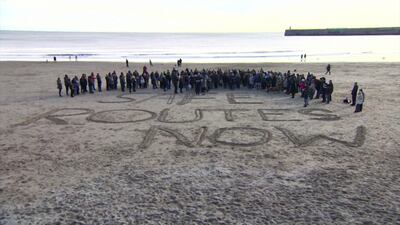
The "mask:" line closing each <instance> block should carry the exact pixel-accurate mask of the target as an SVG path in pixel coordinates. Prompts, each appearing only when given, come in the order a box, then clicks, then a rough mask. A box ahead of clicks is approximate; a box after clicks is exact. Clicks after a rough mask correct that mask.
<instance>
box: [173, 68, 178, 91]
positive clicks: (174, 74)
mask: <svg viewBox="0 0 400 225" xmlns="http://www.w3.org/2000/svg"><path fill="white" fill-rule="evenodd" d="M178 79H179V78H178V71H177V70H176V69H175V68H174V69H173V70H172V74H171V80H172V84H173V85H174V94H178Z"/></svg>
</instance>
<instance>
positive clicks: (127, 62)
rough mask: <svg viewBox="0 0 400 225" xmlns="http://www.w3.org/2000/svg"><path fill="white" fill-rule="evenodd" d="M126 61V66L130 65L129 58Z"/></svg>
mask: <svg viewBox="0 0 400 225" xmlns="http://www.w3.org/2000/svg"><path fill="white" fill-rule="evenodd" d="M125 63H126V67H129V61H128V59H126V60H125Z"/></svg>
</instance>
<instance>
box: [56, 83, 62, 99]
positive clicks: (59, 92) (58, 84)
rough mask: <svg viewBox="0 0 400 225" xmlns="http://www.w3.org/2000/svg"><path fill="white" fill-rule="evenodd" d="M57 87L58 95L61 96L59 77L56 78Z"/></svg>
mask: <svg viewBox="0 0 400 225" xmlns="http://www.w3.org/2000/svg"><path fill="white" fill-rule="evenodd" d="M57 89H58V96H60V97H61V90H62V83H61V79H60V78H58V79H57Z"/></svg>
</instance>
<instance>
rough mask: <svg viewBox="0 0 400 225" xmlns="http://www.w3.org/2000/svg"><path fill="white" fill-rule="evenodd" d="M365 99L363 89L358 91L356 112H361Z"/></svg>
mask: <svg viewBox="0 0 400 225" xmlns="http://www.w3.org/2000/svg"><path fill="white" fill-rule="evenodd" d="M364 101H365V94H364V92H363V90H362V89H360V91H359V92H358V95H357V100H356V110H355V111H354V112H355V113H358V112H361V111H362V108H363V104H364Z"/></svg>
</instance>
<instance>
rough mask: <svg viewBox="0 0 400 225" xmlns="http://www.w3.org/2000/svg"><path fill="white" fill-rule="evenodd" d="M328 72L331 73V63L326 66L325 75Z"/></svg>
mask: <svg viewBox="0 0 400 225" xmlns="http://www.w3.org/2000/svg"><path fill="white" fill-rule="evenodd" d="M328 73H329V75H331V64H328V65H327V66H326V72H325V75H326V74H328Z"/></svg>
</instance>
